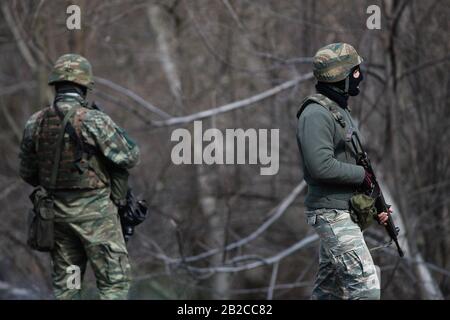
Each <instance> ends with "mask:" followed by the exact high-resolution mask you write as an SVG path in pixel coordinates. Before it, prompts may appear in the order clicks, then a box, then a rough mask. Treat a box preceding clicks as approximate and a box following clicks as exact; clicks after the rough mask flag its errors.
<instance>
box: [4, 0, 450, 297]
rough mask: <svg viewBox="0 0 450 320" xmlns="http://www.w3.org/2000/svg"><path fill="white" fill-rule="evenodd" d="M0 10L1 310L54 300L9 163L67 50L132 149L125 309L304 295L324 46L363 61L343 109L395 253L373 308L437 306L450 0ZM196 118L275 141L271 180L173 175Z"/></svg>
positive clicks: (183, 170) (243, 168)
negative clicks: (305, 123)
mask: <svg viewBox="0 0 450 320" xmlns="http://www.w3.org/2000/svg"><path fill="white" fill-rule="evenodd" d="M71 4H77V5H79V6H80V7H81V10H82V16H81V23H82V29H81V30H80V31H76V30H74V31H69V30H67V28H66V19H67V18H68V15H67V14H66V9H67V7H68V6H69V5H71ZM372 4H376V5H379V6H380V8H381V29H380V30H369V29H368V28H367V27H366V20H367V19H368V17H369V14H367V13H366V9H367V7H368V6H369V5H372ZM0 6H1V8H0V9H1V12H0V17H1V19H0V55H1V60H0V153H1V161H0V208H1V209H0V219H1V223H0V298H3V299H24V298H31V299H52V295H51V286H50V261H49V258H48V256H47V255H46V254H41V253H36V252H34V251H31V250H30V249H29V248H28V247H27V246H26V244H25V241H26V229H27V227H26V216H27V214H26V213H27V209H28V208H29V207H30V202H29V200H28V195H29V194H30V192H31V190H32V189H31V187H30V186H28V185H26V184H25V183H24V182H22V181H21V180H20V179H19V177H18V151H19V141H20V139H21V136H22V130H23V126H24V124H25V122H26V120H27V119H28V118H29V117H30V116H31V114H33V113H34V112H36V111H37V110H39V109H40V108H43V107H45V106H46V105H48V104H49V103H50V102H51V101H52V96H53V92H52V90H51V88H50V87H48V86H47V77H48V74H49V72H50V69H51V66H52V64H53V62H54V61H55V60H56V58H58V57H59V56H60V55H62V54H64V53H68V52H74V53H79V54H81V55H83V56H85V57H87V58H88V59H89V60H90V62H91V63H92V65H93V68H94V74H95V75H96V76H97V78H96V87H95V90H94V91H93V92H92V93H91V94H90V96H89V100H90V101H93V100H95V101H96V102H98V103H99V104H100V105H101V106H102V108H103V109H104V110H105V112H107V113H108V114H109V115H110V116H111V117H112V118H113V119H114V120H115V121H116V122H117V123H118V124H119V125H121V126H122V127H124V128H125V129H126V130H127V131H128V132H129V133H130V135H131V136H132V137H133V138H135V139H136V140H137V141H138V143H139V145H140V148H141V151H142V157H141V162H140V165H139V166H138V167H136V168H135V169H133V170H132V182H131V183H132V186H133V188H134V190H135V192H136V193H137V194H138V195H139V197H143V198H145V199H147V201H148V202H149V203H150V206H151V216H150V218H149V219H148V220H147V221H146V222H145V223H144V224H143V225H141V226H139V227H138V228H137V232H136V234H135V236H134V238H132V240H131V241H130V242H129V244H128V248H129V253H130V257H131V262H132V267H133V274H134V282H133V287H132V291H131V298H133V299H182V298H189V299H204V298H217V299H229V298H233V299H308V298H309V296H310V292H311V290H312V284H313V281H314V277H315V273H316V271H317V266H318V252H317V250H318V241H317V237H316V236H315V234H314V231H313V230H312V229H311V228H310V227H309V226H307V225H306V222H305V217H304V214H303V210H304V206H303V198H304V194H305V191H306V187H305V185H304V183H302V172H301V166H300V158H299V153H298V149H297V144H296V140H295V128H296V120H297V119H296V117H295V115H296V112H297V110H298V107H299V104H300V102H301V101H302V99H303V98H304V97H305V96H306V95H308V94H310V93H311V92H313V91H314V84H315V81H314V80H313V78H312V76H311V73H310V72H311V69H312V68H311V67H312V66H311V57H312V56H313V55H314V53H315V52H316V51H317V49H318V48H320V47H322V46H324V45H326V44H329V43H332V42H338V41H343V42H348V43H350V44H352V45H353V46H354V47H355V48H356V49H357V50H358V52H359V53H360V55H362V56H363V57H364V59H365V62H364V69H363V71H364V73H365V80H364V81H363V82H362V86H361V88H362V93H361V94H360V95H359V96H358V97H355V98H352V99H350V105H351V107H352V114H353V115H354V117H355V118H356V119H358V121H359V125H360V127H361V130H362V133H363V135H364V136H365V138H366V139H365V142H366V145H367V149H368V152H369V156H371V158H372V159H373V160H372V161H373V163H374V165H375V168H376V169H377V172H378V174H379V175H380V176H381V177H382V180H383V182H384V184H385V186H386V188H385V189H386V192H388V193H389V198H390V201H391V203H393V204H394V207H395V210H396V211H395V214H396V223H398V224H399V225H400V227H401V228H402V236H401V239H402V244H403V246H404V247H405V248H406V251H407V256H406V257H405V258H404V259H399V258H398V256H397V253H396V251H395V248H394V247H392V246H391V247H387V248H385V247H382V248H378V249H376V250H373V251H372V254H373V256H374V259H375V262H376V264H377V265H379V266H380V268H381V273H382V298H383V299H442V298H443V299H448V298H449V297H450V278H449V276H450V236H449V232H450V216H449V199H450V198H449V185H450V170H449V159H450V157H449V124H450V112H449V85H450V81H449V80H450V78H449V61H450V55H449V52H450V40H449V39H450V38H449V20H448V17H449V16H450V9H449V2H448V1H445V0H430V1H418V0H416V1H405V0H384V1H375V0H371V1H350V0H345V1H337V0H321V1H316V0H303V1H300V0H296V1H293V0H258V1H250V0H211V1H206V0H203V1H202V0H161V1H143V0H121V1H119V0H111V1H100V0H97V1H87V0H78V1H75V0H73V1H48V0H33V1H24V0H2V1H1V4H0ZM267 90H271V91H267ZM260 94H263V95H260ZM250 97H254V98H255V99H253V100H246V99H247V98H250ZM234 102H236V103H235V104H231V103H234ZM230 104H231V105H230ZM222 107H223V108H222ZM200 111H208V112H206V114H197V113H198V112H200ZM194 119H202V121H203V128H204V130H205V129H206V128H208V127H215V128H218V129H220V130H224V129H225V128H243V129H247V128H257V129H258V128H267V129H270V128H280V143H279V146H280V171H279V173H278V174H277V175H275V176H261V175H259V167H260V166H259V165H213V166H206V165H181V166H176V165H173V164H172V162H171V159H170V154H171V150H172V147H173V146H174V145H175V143H174V142H171V141H170V135H171V133H172V131H173V130H174V129H176V128H180V127H183V128H187V129H189V130H192V129H193V122H192V121H193V120H194ZM388 202H389V201H388ZM365 235H366V239H367V242H368V245H369V247H371V248H375V247H378V246H380V245H382V244H383V243H385V241H386V240H387V237H386V235H385V231H384V230H383V228H381V227H378V226H374V227H372V228H370V229H369V230H368V231H367V232H366V233H365ZM85 285H86V292H85V294H86V297H95V282H94V278H93V275H92V273H91V272H89V273H88V274H87V278H86V279H85Z"/></svg>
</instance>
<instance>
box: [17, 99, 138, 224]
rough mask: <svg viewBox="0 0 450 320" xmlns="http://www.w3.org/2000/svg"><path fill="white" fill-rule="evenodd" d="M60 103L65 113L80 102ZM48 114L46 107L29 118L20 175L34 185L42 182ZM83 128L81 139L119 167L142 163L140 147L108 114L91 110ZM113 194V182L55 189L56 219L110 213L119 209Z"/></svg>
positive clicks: (72, 100) (64, 101) (77, 218)
mask: <svg viewBox="0 0 450 320" xmlns="http://www.w3.org/2000/svg"><path fill="white" fill-rule="evenodd" d="M58 106H59V107H60V109H61V111H62V112H63V113H64V114H65V113H66V112H67V111H68V110H69V109H70V108H73V107H79V102H78V101H76V100H75V99H73V98H71V97H70V96H67V97H64V99H63V100H62V101H61V102H59V103H58ZM77 112H78V111H77ZM44 114H45V109H44V110H41V111H38V112H37V113H35V114H34V115H32V116H31V118H30V119H29V120H28V121H27V123H26V125H25V130H24V134H23V138H22V142H21V146H20V154H19V158H20V176H21V177H22V179H23V180H25V181H26V182H27V183H28V184H30V185H32V186H37V185H40V181H39V162H38V156H37V140H38V132H39V130H38V129H39V127H40V126H41V123H42V120H43V117H44ZM80 131H81V137H80V138H81V139H83V141H84V143H87V144H89V145H91V146H93V147H95V148H96V149H97V150H98V152H99V154H100V155H101V156H103V157H104V158H106V159H107V160H109V161H110V162H111V163H113V164H114V165H116V166H117V167H119V168H124V169H130V168H132V167H134V166H135V165H136V164H137V163H138V161H139V148H138V146H137V145H136V143H135V142H134V141H133V140H131V139H130V138H129V137H128V136H127V134H126V133H125V131H124V130H123V129H121V128H120V127H119V126H117V125H116V124H115V123H114V122H113V121H112V120H111V118H110V117H109V116H108V115H106V114H105V113H103V112H101V111H99V110H93V109H88V111H87V112H86V114H85V116H84V118H83V122H82V124H81V130H80ZM66 135H67V133H66ZM110 194H111V190H110V186H109V185H106V186H105V187H103V188H100V189H94V190H57V191H54V192H53V195H54V197H55V205H56V209H57V213H56V220H64V221H79V220H89V219H93V218H97V217H100V216H102V215H104V214H105V213H107V212H115V210H116V209H115V206H114V204H113V203H112V201H111V199H110Z"/></svg>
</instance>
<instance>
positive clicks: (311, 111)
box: [300, 101, 330, 118]
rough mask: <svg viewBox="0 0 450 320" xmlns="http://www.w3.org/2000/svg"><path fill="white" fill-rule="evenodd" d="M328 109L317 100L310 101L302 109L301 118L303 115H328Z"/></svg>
mask: <svg viewBox="0 0 450 320" xmlns="http://www.w3.org/2000/svg"><path fill="white" fill-rule="evenodd" d="M329 113H330V112H329V111H328V110H327V109H326V108H324V107H323V106H322V105H321V104H319V103H317V102H313V101H310V102H309V103H308V104H307V105H306V106H305V107H304V109H303V112H302V114H301V115H300V117H301V118H305V117H324V116H326V117H328V116H329Z"/></svg>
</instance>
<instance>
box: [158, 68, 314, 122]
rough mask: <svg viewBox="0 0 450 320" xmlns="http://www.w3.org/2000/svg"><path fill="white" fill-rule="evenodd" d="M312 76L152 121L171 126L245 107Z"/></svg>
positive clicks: (305, 76)
mask: <svg viewBox="0 0 450 320" xmlns="http://www.w3.org/2000/svg"><path fill="white" fill-rule="evenodd" d="M311 78H313V74H312V72H310V73H307V74H304V75H301V76H299V77H296V78H294V79H292V80H289V81H286V82H284V83H282V84H280V85H278V86H276V87H273V88H271V89H269V90H266V91H263V92H261V93H259V94H257V95H254V96H252V97H249V98H246V99H243V100H238V101H235V102H232V103H229V104H226V105H223V106H220V107H217V108H215V109H209V110H205V111H201V112H197V113H193V114H190V115H187V116H182V117H174V118H170V119H167V120H163V121H154V125H155V126H157V127H165V126H173V125H180V124H185V123H189V122H192V121H195V120H200V119H205V118H208V117H212V116H214V115H218V114H221V113H225V112H230V111H233V110H235V109H239V108H243V107H247V106H250V105H252V104H254V103H256V102H259V101H262V100H264V99H267V98H269V97H271V96H274V95H276V94H278V93H280V92H282V91H284V90H287V89H289V88H292V87H294V86H296V85H297V84H299V83H300V82H304V81H306V80H309V79H311Z"/></svg>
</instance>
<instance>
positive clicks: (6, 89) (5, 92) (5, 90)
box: [0, 81, 36, 96]
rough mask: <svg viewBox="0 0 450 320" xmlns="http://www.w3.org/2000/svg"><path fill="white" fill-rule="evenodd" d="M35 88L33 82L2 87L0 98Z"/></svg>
mask: <svg viewBox="0 0 450 320" xmlns="http://www.w3.org/2000/svg"><path fill="white" fill-rule="evenodd" d="M34 87H36V83H35V82H34V81H27V82H20V83H17V84H13V85H11V86H7V87H3V88H2V89H1V90H0V96H5V95H8V94H14V93H16V92H18V91H20V90H28V89H32V88H34Z"/></svg>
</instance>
